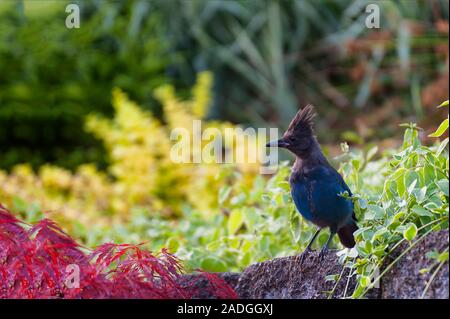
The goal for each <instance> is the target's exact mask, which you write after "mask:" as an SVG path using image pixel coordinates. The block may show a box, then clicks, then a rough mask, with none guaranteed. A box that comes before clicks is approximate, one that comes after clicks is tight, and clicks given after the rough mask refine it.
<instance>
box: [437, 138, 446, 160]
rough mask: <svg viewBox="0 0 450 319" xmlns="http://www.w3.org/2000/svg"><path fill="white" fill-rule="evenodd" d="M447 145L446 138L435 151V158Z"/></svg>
mask: <svg viewBox="0 0 450 319" xmlns="http://www.w3.org/2000/svg"><path fill="white" fill-rule="evenodd" d="M447 145H448V137H447V138H446V139H445V140H443V141H442V142H441V145H439V148H438V149H437V151H436V156H439V155H441V153H442V152H443V151H444V150H445V148H446V147H447Z"/></svg>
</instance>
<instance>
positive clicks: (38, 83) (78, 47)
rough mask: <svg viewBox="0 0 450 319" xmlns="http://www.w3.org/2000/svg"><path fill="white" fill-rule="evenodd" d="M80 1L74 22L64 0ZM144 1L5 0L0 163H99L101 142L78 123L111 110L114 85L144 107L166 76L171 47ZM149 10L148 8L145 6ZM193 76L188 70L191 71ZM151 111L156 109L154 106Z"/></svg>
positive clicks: (0, 28)
mask: <svg viewBox="0 0 450 319" xmlns="http://www.w3.org/2000/svg"><path fill="white" fill-rule="evenodd" d="M68 3H77V4H78V5H79V6H80V8H81V14H82V16H81V27H80V29H68V28H66V26H65V23H64V21H65V18H66V16H67V13H66V12H65V10H64V9H65V6H66V5H67V4H68ZM151 4H152V3H151V2H146V1H139V2H134V3H133V2H125V1H119V2H118V1H113V2H111V1H7V3H6V4H3V6H2V8H1V10H0V69H1V72H0V147H1V149H2V155H1V161H0V167H2V168H7V169H9V168H11V167H12V166H13V165H14V164H17V163H23V162H29V163H31V164H32V165H33V167H35V168H36V167H38V166H40V165H42V164H44V163H49V162H51V163H55V164H57V165H59V166H63V167H67V168H75V167H76V166H78V165H79V164H82V163H86V162H96V163H98V164H99V165H100V166H103V167H104V166H105V162H106V159H105V158H104V155H105V154H104V150H103V148H102V145H101V144H100V143H98V142H96V140H95V139H93V138H92V136H91V135H88V134H86V132H85V131H84V130H83V122H84V117H85V116H86V115H87V114H88V113H90V112H93V111H96V112H100V113H103V114H105V115H110V114H111V113H112V108H111V102H110V99H111V95H110V94H111V91H112V89H113V88H114V87H120V88H122V89H123V90H125V91H126V92H128V94H129V95H130V96H131V98H132V99H133V100H136V101H139V102H140V104H141V105H142V106H143V107H144V108H146V109H150V107H151V106H152V105H153V106H155V105H157V104H156V103H154V101H155V100H154V98H153V90H154V89H155V88H156V87H157V86H159V85H161V84H163V83H164V84H168V83H170V82H171V77H170V76H168V74H167V68H168V65H169V62H170V60H171V59H172V57H173V55H171V54H170V53H168V41H169V40H168V39H167V38H166V37H164V36H163V34H162V31H161V27H162V21H164V18H163V17H161V15H159V14H157V13H154V12H153V11H152V8H151ZM150 13H151V14H150ZM193 78H194V77H193ZM152 111H155V112H156V113H158V108H157V107H154V108H153V109H152Z"/></svg>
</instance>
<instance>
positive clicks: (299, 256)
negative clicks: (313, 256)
mask: <svg viewBox="0 0 450 319" xmlns="http://www.w3.org/2000/svg"><path fill="white" fill-rule="evenodd" d="M310 252H312V250H311V249H305V250H304V251H303V252H302V253H301V254H300V255H297V257H296V259H297V260H298V262H299V263H300V265H303V262H304V261H305V258H306V256H307V255H309V253H310Z"/></svg>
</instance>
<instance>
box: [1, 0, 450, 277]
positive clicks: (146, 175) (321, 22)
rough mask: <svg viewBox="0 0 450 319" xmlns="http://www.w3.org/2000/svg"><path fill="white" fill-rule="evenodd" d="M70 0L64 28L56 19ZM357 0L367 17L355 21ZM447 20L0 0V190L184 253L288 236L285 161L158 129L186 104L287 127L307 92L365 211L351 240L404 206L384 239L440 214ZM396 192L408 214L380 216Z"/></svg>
mask: <svg viewBox="0 0 450 319" xmlns="http://www.w3.org/2000/svg"><path fill="white" fill-rule="evenodd" d="M69 3H74V4H77V5H78V6H79V8H80V13H81V19H80V28H78V29H69V28H67V27H66V25H65V19H66V17H67V15H68V13H66V12H65V8H66V5H67V4H69ZM371 3H376V4H377V5H378V6H379V8H380V15H381V16H380V28H373V29H370V28H367V27H366V24H365V20H366V19H367V16H368V13H367V12H366V7H367V5H368V4H371ZM448 22H449V2H448V0H428V1H425V0H396V1H395V0H392V1H388V0H383V1H366V0H336V1H331V0H320V1H313V0H296V1H294V0H291V1H269V0H246V1H237V0H236V1H235V0H229V1H216V0H171V1H166V0H137V1H103V0H85V1H82V0H79V1H75V0H73V1H64V0H57V1H56V0H55V1H52V0H43V1H38V0H36V1H32V0H29V1H21V0H17V1H13V0H1V1H0V185H1V186H0V203H2V204H3V205H5V206H6V207H8V208H9V209H10V210H12V211H14V212H15V213H17V214H19V215H20V216H21V218H23V219H25V220H27V221H29V222H34V221H37V220H39V219H41V218H43V217H44V216H45V217H49V218H51V219H54V220H56V221H58V222H59V223H60V224H61V225H62V226H63V228H64V229H65V230H66V231H68V232H69V233H70V234H71V235H72V236H74V238H77V239H78V240H80V241H82V242H83V243H85V244H86V245H87V246H90V247H92V246H96V245H99V244H100V243H103V242H105V241H115V242H118V243H119V242H131V243H139V242H146V245H148V246H149V247H150V248H151V249H159V248H161V247H164V246H165V247H168V248H170V249H171V251H173V252H175V253H176V254H177V255H179V256H180V257H181V258H182V259H184V260H185V261H186V262H187V264H188V267H191V268H197V267H200V268H203V269H206V270H212V271H225V270H240V269H242V268H243V267H245V266H247V265H249V264H250V263H253V262H255V261H261V260H264V259H267V258H272V257H275V256H281V255H288V254H295V253H296V252H298V251H300V250H301V249H302V247H304V244H305V242H307V239H308V238H309V237H310V236H311V234H312V232H313V228H312V227H311V226H310V225H308V224H306V223H304V222H303V220H301V218H300V216H299V215H298V214H297V213H296V212H295V210H294V208H293V205H292V203H291V200H290V197H289V186H288V183H287V176H288V174H289V168H288V164H284V165H283V166H282V168H280V170H279V172H278V173H277V174H275V175H273V176H263V175H260V174H259V171H258V167H255V165H243V164H240V165H231V164H229V165H221V164H174V163H173V162H172V161H170V158H169V150H170V147H171V143H173V141H171V140H170V138H169V136H170V130H171V129H172V128H174V127H186V128H190V127H191V125H192V124H191V123H192V120H194V119H202V120H204V121H205V123H207V125H208V126H209V127H217V128H219V129H220V130H222V129H224V128H225V127H237V126H240V127H267V128H269V127H278V128H280V129H284V128H286V126H287V124H288V123H289V121H290V119H291V118H292V117H293V115H294V114H295V113H296V111H297V110H298V108H299V107H303V106H304V105H306V104H313V105H315V106H316V110H317V112H318V116H317V117H316V134H317V136H318V139H319V141H320V142H321V143H322V145H323V147H324V150H325V152H326V153H327V154H328V155H329V158H330V159H331V162H332V163H333V165H335V166H336V167H337V168H338V167H340V169H341V170H340V171H341V173H343V175H344V177H345V178H346V180H347V181H348V183H349V185H351V189H352V190H354V193H355V194H356V195H358V196H360V197H359V198H358V200H360V201H361V202H360V204H361V207H360V211H358V214H359V217H360V218H362V219H364V218H363V216H365V215H364V214H365V213H367V214H369V215H370V216H372V219H370V218H369V219H368V220H369V224H367V225H366V226H367V227H368V228H370V229H369V230H370V231H371V233H370V234H371V235H370V236H369V235H367V234H361V236H363V237H361V241H362V242H364V241H367V240H369V241H374V242H375V241H376V242H377V245H381V246H379V247H378V246H377V247H378V249H381V248H380V247H383V245H384V244H386V243H387V242H388V241H387V240H388V239H386V242H383V243H381V244H380V243H379V241H380V238H381V237H382V236H381V235H380V236H381V237H378V238H376V239H374V238H373V234H374V233H375V232H376V230H375V229H374V227H378V226H379V223H378V222H374V220H375V221H376V220H377V219H378V218H382V220H384V221H388V220H389V221H390V222H393V223H396V222H397V221H401V222H399V224H398V225H397V224H395V225H396V226H395V227H394V228H392V227H391V228H389V227H388V226H389V225H391V224H389V225H388V226H386V229H387V230H388V231H389V232H392V236H391V237H389V236H387V235H386V238H389V240H391V241H392V240H393V238H396V237H395V234H396V228H397V226H401V227H406V230H410V229H411V227H412V226H411V225H414V227H416V229H418V230H419V232H420V231H426V230H427V228H426V226H427V224H428V223H429V222H430V220H439V221H441V222H442V221H444V222H448V189H447V192H446V197H445V186H447V188H448V152H447V149H446V143H447V142H445V141H448V139H447V140H445V138H446V136H447V134H448V133H446V132H445V128H443V130H442V132H441V134H435V135H434V136H432V137H429V135H430V134H431V133H433V132H434V131H435V130H436V129H437V128H438V127H439V125H440V124H441V122H442V121H444V120H445V119H446V118H447V115H448V108H446V107H441V108H438V107H437V106H438V105H440V104H441V103H442V102H444V101H445V100H448V92H449V89H448V85H449V83H448V79H449V74H448V72H449V58H448V57H449V48H448V44H449V43H448V42H449V41H448V39H449V24H448ZM447 121H448V120H447ZM411 122H414V123H417V125H412V124H410V125H409V128H407V129H406V132H407V134H406V135H404V131H405V126H401V125H400V124H402V123H411ZM447 125H448V122H447ZM443 141H444V142H443ZM439 143H445V144H439ZM230 147H231V148H233V147H235V146H230ZM417 148H423V149H422V153H420V154H419V155H417V154H418V153H415V151H416V150H417ZM425 150H426V151H425ZM241 151H242V150H241ZM408 152H409V153H408ZM411 152H412V153H411ZM393 154H401V155H400V156H399V155H397V157H395V156H394V157H393ZM430 154H431V155H430ZM281 155H282V158H283V159H285V160H288V161H289V160H291V159H292V158H291V157H290V156H289V155H288V154H287V153H283V154H281ZM422 155H423V158H422V159H421V157H420V156H422ZM417 156H418V157H417ZM422 160H423V161H425V162H421V161H422ZM392 161H394V162H392ZM427 163H428V164H427ZM399 165H400V166H402V167H403V168H404V170H403V171H401V172H397V168H398V167H399ZM427 165H431V166H430V167H432V168H430V169H429V167H428V168H427ZM428 169H429V170H428ZM412 172H414V174H417V178H414V177H415V176H416V175H414V174H413V173H412ZM395 174H397V175H395ZM402 174H404V175H402ZM411 174H412V175H411ZM399 176H400V178H401V179H402V182H401V183H400V182H398V181H399ZM389 178H391V179H392V185H391V184H389V183H387V182H386V181H389ZM427 178H428V179H427ZM414 180H415V181H416V182H415V183H414V185H413V186H411V185H412V183H413V181H414ZM445 180H447V184H446V185H445ZM430 184H432V186H430ZM409 187H410V188H411V191H410V192H406V190H409ZM424 187H425V190H424ZM405 189H406V190H405ZM415 189H417V192H418V193H417V194H419V195H417V194H416V193H414V190H415ZM391 191H392V192H391ZM420 192H422V193H420ZM438 192H440V193H438ZM420 194H422V195H420ZM416 195H417V196H422V197H420V198H418V197H417V196H416ZM404 196H411V198H409V197H408V198H409V199H408V198H403V199H402V197H404ZM415 196H416V197H415ZM433 196H434V197H433ZM425 198H426V199H425ZM405 199H406V201H407V203H408V206H407V212H409V211H410V210H411V211H414V214H412V215H411V214H410V215H407V216H406V217H405V216H404V215H402V216H398V218H397V219H395V220H394V221H392V220H391V219H390V218H391V217H392V216H394V215H395V214H397V213H399V212H400V211H402V212H405V205H403V204H400V202H401V201H402V200H405ZM412 199H414V200H413V202H411V200H412ZM428 199H429V200H430V202H432V203H433V205H434V206H433V205H431V204H430V205H429V206H427V203H428V202H426V200H428ZM396 200H397V201H396ZM387 202H392V203H391V204H392V205H394V204H395V205H397V206H395V207H396V208H393V207H394V206H386V205H387V204H386V203H387ZM383 205H384V206H383ZM402 205H403V206H402ZM386 207H391V208H386ZM417 207H419V208H417ZM377 214H378V215H377ZM380 214H381V215H380ZM395 216H396V215H395ZM446 216H447V217H446ZM402 218H403V219H402ZM427 218H428V219H427ZM424 225H425V226H424ZM439 225H440V226H441V227H445V225H443V224H439ZM421 226H424V227H423V228H421ZM377 230H378V229H377ZM397 230H398V229H397ZM404 231H405V229H403V228H401V229H400V230H398V232H399V233H400V234H401V233H402V232H404ZM366 235H367V236H366ZM384 235H385V234H383V236H384ZM326 237H327V235H326V234H325V233H324V234H322V235H321V238H319V242H320V243H323V241H324V240H325V238H326ZM406 238H407V239H408V237H406ZM377 240H378V241H377ZM335 245H337V244H336V243H335ZM364 245H366V246H367V244H364ZM364 245H363V246H364ZM371 245H372V244H371ZM366 246H364V247H365V248H364V249H366V253H367V254H370V253H372V249H374V250H375V244H373V247H372V246H370V251H369V252H367V249H368V248H367V247H366ZM361 247H362V246H361ZM361 249H362V248H361ZM380 251H381V250H380ZM360 253H361V254H363V253H364V252H363V251H360ZM378 257H380V258H381V257H382V256H381V255H380V256H378ZM447 258H448V253H447ZM364 271H366V270H364ZM367 271H368V272H370V271H371V270H370V269H369V270H367Z"/></svg>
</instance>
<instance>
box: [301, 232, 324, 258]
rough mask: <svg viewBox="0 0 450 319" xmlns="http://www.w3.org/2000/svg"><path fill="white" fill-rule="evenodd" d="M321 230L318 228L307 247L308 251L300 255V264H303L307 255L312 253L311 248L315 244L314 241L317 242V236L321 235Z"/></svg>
mask: <svg viewBox="0 0 450 319" xmlns="http://www.w3.org/2000/svg"><path fill="white" fill-rule="evenodd" d="M321 230H322V228H317V230H316V232H315V233H314V235H313V236H312V238H311V240H310V241H309V243H308V245H307V246H306V249H305V250H304V251H303V252H302V253H301V254H300V264H303V260H305V257H306V255H307V254H309V252H310V251H311V246H312V244H313V243H314V240H316V238H317V235H319V233H320V231H321Z"/></svg>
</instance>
